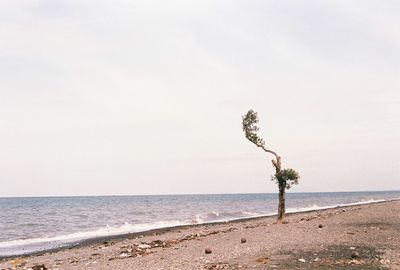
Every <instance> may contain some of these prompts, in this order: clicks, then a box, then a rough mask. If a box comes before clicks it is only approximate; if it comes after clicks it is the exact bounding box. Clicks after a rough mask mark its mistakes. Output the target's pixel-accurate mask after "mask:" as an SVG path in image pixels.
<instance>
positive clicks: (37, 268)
mask: <svg viewBox="0 0 400 270" xmlns="http://www.w3.org/2000/svg"><path fill="white" fill-rule="evenodd" d="M32 270H47V268H46V266H44V264H37V265H35V266H33V267H32Z"/></svg>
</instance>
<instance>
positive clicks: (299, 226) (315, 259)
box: [0, 201, 400, 270]
mask: <svg viewBox="0 0 400 270" xmlns="http://www.w3.org/2000/svg"><path fill="white" fill-rule="evenodd" d="M0 269H34V270H37V269H400V201H391V202H382V203H373V204H368V205H359V206H350V207H343V208H335V209H327V210H320V211H312V212H307V213H297V214H292V215H288V216H287V218H286V224H275V217H265V218H256V219H250V220H244V221H236V222H226V223H219V224H208V225H196V226H187V227H179V228H172V229H164V230H158V231H153V232H150V233H147V234H146V233H143V234H132V235H127V236H123V237H115V238H111V239H107V240H105V239H103V240H101V241H96V242H92V243H87V244H84V245H81V246H78V247H73V248H68V249H63V250H58V251H52V252H46V253H43V254H37V255H31V256H23V257H16V258H9V259H2V260H1V261H0Z"/></svg>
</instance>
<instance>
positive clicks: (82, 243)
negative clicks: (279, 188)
mask: <svg viewBox="0 0 400 270" xmlns="http://www.w3.org/2000/svg"><path fill="white" fill-rule="evenodd" d="M394 201H400V198H396V199H389V200H375V201H371V202H356V203H349V204H343V205H335V206H326V207H324V206H321V207H320V208H317V209H310V210H299V211H295V212H288V213H286V217H289V216H293V215H297V214H304V213H313V212H318V211H324V210H330V209H341V208H348V207H352V206H360V205H369V204H379V203H385V202H394ZM276 216H277V214H270V215H269V214H267V215H261V216H256V217H246V218H238V219H232V220H227V221H215V222H205V223H195V224H182V225H177V226H171V227H163V228H156V229H151V230H145V231H139V232H131V233H122V234H116V235H105V236H99V237H93V238H88V239H82V240H77V241H76V242H72V243H69V244H65V245H63V246H60V247H55V248H49V249H44V250H39V251H33V252H27V253H23V254H16V255H10V256H2V255H0V261H2V260H8V259H13V258H17V257H28V256H40V255H43V254H45V253H48V252H58V251H63V250H68V249H73V248H79V247H85V246H88V245H93V244H99V243H101V242H105V241H113V242H115V241H120V240H123V239H126V238H129V239H132V238H135V237H145V236H148V235H151V234H163V233H167V232H170V231H172V230H179V229H188V228H192V227H193V228H195V227H198V226H207V225H219V224H229V223H240V222H246V221H252V220H254V221H256V220H259V219H264V218H272V217H276Z"/></svg>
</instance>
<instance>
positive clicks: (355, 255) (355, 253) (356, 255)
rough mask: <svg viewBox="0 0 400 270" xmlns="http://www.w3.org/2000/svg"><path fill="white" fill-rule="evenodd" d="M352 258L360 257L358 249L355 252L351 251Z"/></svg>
mask: <svg viewBox="0 0 400 270" xmlns="http://www.w3.org/2000/svg"><path fill="white" fill-rule="evenodd" d="M351 258H353V259H358V258H360V253H358V252H357V251H353V252H352V253H351Z"/></svg>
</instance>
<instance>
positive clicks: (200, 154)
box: [0, 0, 400, 196]
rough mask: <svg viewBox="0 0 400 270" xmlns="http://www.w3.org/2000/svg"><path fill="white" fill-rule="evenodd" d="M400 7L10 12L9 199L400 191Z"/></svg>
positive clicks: (0, 146)
mask: <svg viewBox="0 0 400 270" xmlns="http://www.w3.org/2000/svg"><path fill="white" fill-rule="evenodd" d="M399 25H400V2H399V1H367V0H359V1H348V0H342V1H297V0H293V1H283V0H279V1H266V0H259V1H258V0H251V1H249V0H243V1H238V0H229V1H228V0H226V1H219V0H200V1H187V0H171V1H164V0H159V1H158V0H157V1H156V0H113V1H108V0H107V1H105V0H104V1H103V0H96V1H94V0H93V1H91V0H86V1H82V0H18V1H15V0H2V1H0V185H1V187H0V196H44V195H111V194H175V193H245V192H246V193H247V192H276V191H277V187H276V186H275V184H274V183H273V182H271V181H270V175H271V174H272V173H273V168H272V165H271V162H270V160H271V156H269V155H267V154H265V153H263V152H262V151H260V149H258V148H256V147H255V146H254V145H252V144H251V143H250V142H248V141H247V140H246V139H245V137H244V135H243V132H242V130H241V116H242V115H243V114H244V113H246V111H247V110H248V109H250V108H253V109H254V110H256V111H257V112H258V114H259V117H260V120H261V121H260V126H261V130H260V132H261V135H262V136H263V137H264V138H265V139H266V141H267V145H268V146H269V147H270V148H272V149H273V150H275V151H277V152H278V153H279V154H280V155H281V156H282V162H283V167H291V168H295V169H296V170H298V171H299V172H300V175H301V177H302V178H301V181H300V185H299V186H296V187H294V188H293V189H292V190H291V191H293V192H303V191H350V190H393V189H397V190H398V189H400V30H399Z"/></svg>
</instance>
